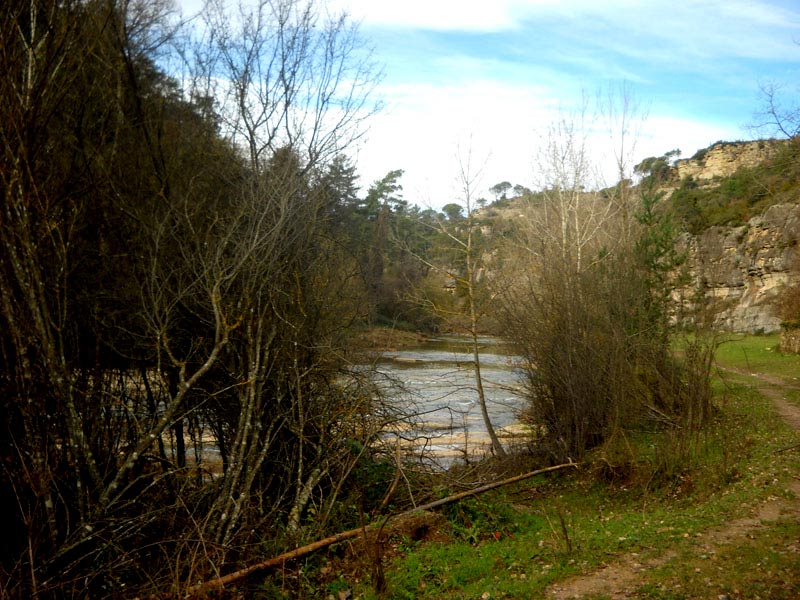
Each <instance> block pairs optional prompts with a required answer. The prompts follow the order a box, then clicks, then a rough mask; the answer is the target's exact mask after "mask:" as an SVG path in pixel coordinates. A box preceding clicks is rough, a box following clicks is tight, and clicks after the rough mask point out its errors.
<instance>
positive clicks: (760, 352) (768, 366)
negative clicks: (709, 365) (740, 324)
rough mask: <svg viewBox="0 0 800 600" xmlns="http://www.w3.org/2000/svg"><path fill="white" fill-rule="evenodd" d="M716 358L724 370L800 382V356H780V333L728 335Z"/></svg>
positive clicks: (781, 354) (788, 381)
mask: <svg viewBox="0 0 800 600" xmlns="http://www.w3.org/2000/svg"><path fill="white" fill-rule="evenodd" d="M716 357H717V362H718V363H719V364H720V365H721V366H723V367H733V368H737V369H743V370H746V371H748V372H750V373H762V374H765V375H772V376H775V377H780V378H782V379H783V380H785V381H786V382H787V383H800V379H798V378H800V355H797V354H783V353H781V352H780V342H779V339H778V334H777V333H775V334H770V335H733V334H732V335H729V336H727V337H726V338H725V339H724V341H723V342H722V343H721V344H720V346H719V348H718V349H717V354H716Z"/></svg>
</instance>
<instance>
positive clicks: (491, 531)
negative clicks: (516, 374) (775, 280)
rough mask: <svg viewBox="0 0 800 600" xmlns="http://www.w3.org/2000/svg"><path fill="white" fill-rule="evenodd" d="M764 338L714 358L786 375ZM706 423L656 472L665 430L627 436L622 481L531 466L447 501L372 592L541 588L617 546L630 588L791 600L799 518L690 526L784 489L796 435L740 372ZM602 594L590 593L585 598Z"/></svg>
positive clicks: (798, 464) (614, 553)
mask: <svg viewBox="0 0 800 600" xmlns="http://www.w3.org/2000/svg"><path fill="white" fill-rule="evenodd" d="M776 345H777V337H776V336H746V337H744V336H737V337H736V338H731V339H730V340H729V341H727V342H725V343H724V344H723V345H722V346H721V347H720V350H719V362H720V364H721V365H722V366H731V367H736V368H741V369H746V370H748V371H751V372H755V371H759V372H763V373H768V374H770V375H775V376H780V377H782V378H784V379H786V380H787V381H794V377H796V376H797V374H798V373H800V358H798V357H797V356H785V355H782V354H780V353H778V352H776V351H775V350H774V348H775V347H776ZM715 391H716V393H717V404H718V406H719V407H720V410H719V411H718V412H717V415H716V417H715V419H716V422H715V426H714V427H710V428H709V429H708V430H707V431H705V432H702V433H700V434H698V435H697V436H694V437H692V438H691V439H690V441H689V442H688V443H684V444H683V445H682V447H681V449H680V456H679V457H678V458H676V457H670V458H669V459H668V461H667V462H670V461H671V462H672V463H674V464H673V466H674V469H673V470H671V471H670V472H669V473H664V472H659V471H658V470H657V469H654V467H653V465H654V464H657V463H658V461H657V460H655V458H656V457H657V455H658V453H659V452H664V451H665V450H664V449H665V448H669V446H670V444H669V443H668V442H669V440H665V439H663V438H661V437H660V436H659V435H655V434H652V433H651V434H647V435H645V434H642V435H641V436H640V437H639V438H638V439H631V440H627V443H629V444H631V445H632V446H633V447H635V448H636V449H637V451H638V455H637V456H638V459H637V460H638V462H637V464H634V465H632V466H631V471H630V472H629V473H628V475H627V478H621V479H619V480H616V481H614V482H612V483H608V482H603V481H601V480H600V479H599V478H598V477H597V476H596V472H592V471H591V469H588V468H587V469H584V470H583V471H582V472H573V471H570V472H563V473H561V474H559V475H556V476H550V477H540V478H536V479H534V480H530V481H527V482H524V483H520V484H517V485H515V486H509V487H507V488H502V489H499V490H495V491H494V492H490V493H487V494H484V495H482V496H480V497H479V498H473V499H469V500H467V501H465V502H462V503H459V504H456V505H452V506H450V507H448V508H447V510H446V511H445V512H444V515H445V516H446V518H447V525H446V529H447V533H448V535H449V539H450V541H449V542H448V543H433V542H431V543H425V542H423V543H410V544H409V543H402V540H401V541H398V540H395V541H394V545H395V546H396V547H397V548H398V550H397V552H398V554H396V555H395V558H394V559H393V560H392V561H391V562H390V563H389V564H387V566H386V569H385V572H386V579H387V588H388V591H387V593H386V594H385V596H384V597H385V598H421V599H425V598H430V599H434V598H445V599H446V598H480V597H481V596H482V595H484V594H487V593H488V594H489V595H490V597H491V598H544V597H545V595H546V594H545V590H546V588H547V587H548V586H549V585H552V584H554V583H557V582H559V581H563V580H564V579H566V578H568V577H570V576H572V575H578V574H581V573H591V572H594V571H596V570H597V569H598V568H599V567H601V566H602V565H604V564H608V563H614V561H615V560H617V559H618V558H619V557H621V556H630V555H631V554H632V553H635V554H636V557H637V558H636V560H637V561H639V562H645V561H647V560H648V559H651V558H653V557H657V556H660V555H662V554H663V553H664V551H665V550H669V552H670V553H671V555H674V558H672V559H670V560H667V559H662V562H663V564H662V565H661V566H658V567H657V568H653V569H650V570H647V571H645V572H643V573H640V574H639V576H638V577H639V579H637V583H636V585H637V597H640V598H654V599H655V598H659V599H664V600H666V599H674V598H709V597H710V598H716V597H717V596H718V595H723V594H727V595H729V596H731V597H736V598H740V597H746V598H787V597H797V594H798V592H799V591H800V589H798V586H800V583H798V582H800V524H798V523H797V522H796V521H795V520H792V519H789V518H785V519H783V520H781V521H779V522H778V523H777V524H776V525H775V526H774V527H769V528H766V527H765V528H760V529H758V530H756V531H755V533H754V534H753V535H751V536H749V537H743V538H741V539H737V540H736V541H735V542H734V543H731V544H727V545H722V546H719V547H718V548H716V549H714V551H713V552H709V551H708V550H705V549H704V546H703V543H704V534H705V533H707V532H708V531H709V530H713V529H721V528H724V527H725V526H726V524H728V523H730V522H731V521H733V520H735V519H738V518H741V517H743V516H746V515H747V514H748V513H749V511H750V510H751V509H752V507H753V506H755V505H757V504H758V503H760V502H763V501H765V500H767V499H769V498H773V497H787V496H790V495H791V494H790V492H788V491H787V486H788V482H789V481H790V480H791V479H792V478H793V477H796V474H797V473H800V450H790V451H784V450H785V449H786V448H789V447H791V446H793V445H795V444H797V442H798V436H797V434H796V432H794V431H792V430H791V429H790V428H789V427H788V426H786V425H785V424H783V422H782V421H781V420H780V419H779V418H777V416H776V413H775V411H774V409H773V407H772V405H771V403H770V401H769V400H768V399H766V398H764V397H763V396H761V395H760V394H758V393H757V392H756V391H755V390H754V389H752V388H751V387H749V386H748V385H747V384H746V382H743V381H742V380H741V378H738V379H736V380H735V381H730V380H729V381H726V382H724V383H723V382H720V381H717V382H715ZM346 583H347V584H348V585H350V586H352V587H351V589H352V592H353V596H354V597H363V598H365V599H373V598H377V597H378V596H377V595H376V594H375V593H374V592H373V590H372V589H371V586H370V584H369V574H368V573H362V576H360V577H356V578H351V579H350V580H349V581H347V582H346ZM597 597H598V598H599V597H602V596H597Z"/></svg>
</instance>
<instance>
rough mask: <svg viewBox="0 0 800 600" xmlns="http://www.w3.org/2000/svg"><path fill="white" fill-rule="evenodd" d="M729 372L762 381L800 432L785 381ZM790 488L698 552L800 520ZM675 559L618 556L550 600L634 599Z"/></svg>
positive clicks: (798, 496) (798, 413) (706, 539)
mask: <svg viewBox="0 0 800 600" xmlns="http://www.w3.org/2000/svg"><path fill="white" fill-rule="evenodd" d="M726 370H728V371H731V372H734V373H737V374H740V375H746V376H748V377H753V378H755V379H758V380H759V381H760V383H759V384H757V386H756V387H757V389H758V391H759V392H760V393H762V394H764V395H765V396H766V397H767V398H769V399H770V400H771V401H772V402H773V403H774V405H775V408H776V410H777V411H778V413H779V414H780V416H781V417H782V418H783V419H784V420H785V421H786V422H787V423H788V424H789V425H791V426H792V427H793V428H794V429H795V430H796V431H797V432H798V433H800V406H797V405H795V404H792V403H791V402H789V401H787V400H786V398H785V397H784V394H783V392H784V390H786V389H787V388H789V387H790V386H789V385H788V384H787V383H786V382H785V381H783V380H782V379H779V378H777V377H770V376H768V375H760V374H757V373H749V372H746V371H742V370H738V369H726ZM789 489H790V490H791V491H792V492H794V495H795V499H794V500H787V499H785V498H775V499H772V500H769V501H768V502H764V503H763V504H760V505H758V506H754V507H753V510H752V511H751V515H750V516H748V517H744V518H742V519H737V520H735V521H731V522H730V523H728V524H727V525H726V526H725V527H724V528H720V529H712V530H709V531H706V532H704V533H703V535H702V536H701V537H700V538H698V541H699V550H701V551H703V552H707V553H710V552H713V551H714V549H715V548H718V547H720V546H723V545H725V544H730V543H735V542H736V541H737V540H740V539H744V538H745V537H746V536H747V535H748V534H752V533H753V532H754V531H755V530H757V529H759V528H763V527H769V522H770V521H775V520H776V519H778V518H779V517H781V516H782V515H786V514H787V513H789V514H792V513H793V514H794V515H795V516H796V517H797V518H798V519H800V479H798V478H795V479H794V481H793V482H792V483H791V484H790V486H789ZM675 557H676V554H675V553H674V552H670V551H666V552H664V553H663V554H661V555H660V556H658V557H657V558H653V559H647V560H641V559H640V558H639V556H638V555H637V554H630V555H623V556H619V557H616V558H615V561H614V562H613V563H611V564H608V565H606V566H605V567H603V568H601V569H600V570H599V571H596V572H594V573H591V574H588V575H581V576H577V577H573V578H570V579H568V580H566V581H563V582H560V583H558V584H555V585H553V586H551V587H550V588H549V589H548V590H547V597H548V599H552V600H568V599H572V598H583V597H585V596H589V595H605V596H608V597H610V598H613V599H620V600H621V599H625V598H633V597H635V595H634V594H635V590H636V588H637V587H638V584H639V582H640V575H641V574H642V573H643V572H646V571H648V570H650V569H653V568H657V567H660V566H663V565H665V564H667V563H668V562H669V561H670V560H672V559H674V558H675Z"/></svg>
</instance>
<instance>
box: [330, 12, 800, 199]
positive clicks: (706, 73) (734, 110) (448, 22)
mask: <svg viewBox="0 0 800 600" xmlns="http://www.w3.org/2000/svg"><path fill="white" fill-rule="evenodd" d="M332 5H333V7H334V8H335V9H340V10H341V9H344V10H347V11H348V12H349V14H350V15H351V16H352V17H353V18H354V19H355V20H357V21H360V23H361V33H362V35H363V37H365V38H366V39H367V41H368V43H369V44H371V45H372V47H373V48H374V54H375V58H376V60H377V61H378V62H379V63H381V64H383V66H384V78H383V81H382V83H381V84H380V86H379V89H378V94H379V95H380V97H381V98H382V100H383V101H384V102H385V109H384V110H383V111H382V112H381V113H380V114H379V115H377V116H376V117H375V118H374V119H373V120H372V123H371V127H370V131H369V133H368V135H367V138H366V140H365V141H364V142H363V143H362V144H361V146H360V148H359V151H358V153H357V157H356V158H357V162H358V165H359V171H360V173H361V176H362V181H361V183H362V185H363V186H368V185H369V183H371V182H372V181H373V180H375V179H378V178H380V177H381V176H383V175H384V174H385V173H386V172H388V171H390V170H392V169H404V170H405V176H404V179H403V184H404V188H405V197H406V199H407V200H409V201H411V202H413V203H416V204H419V205H431V206H434V207H439V206H441V205H443V204H445V203H447V202H449V201H452V200H457V199H458V185H457V183H456V176H457V174H458V161H457V159H456V156H457V154H458V153H459V152H461V153H462V154H463V153H464V152H465V148H470V149H471V152H472V156H473V163H476V162H477V163H478V164H480V165H482V167H483V171H482V182H481V184H480V185H481V188H480V189H479V190H478V192H479V195H488V192H486V191H485V190H486V189H487V188H488V187H490V186H491V185H493V184H495V183H497V182H499V181H502V180H509V181H511V183H514V184H516V183H519V184H522V185H526V186H528V187H536V183H537V177H538V174H537V173H538V172H539V171H540V170H541V169H539V168H538V166H537V161H536V158H535V157H536V155H537V145H538V144H539V143H540V141H541V139H542V136H543V135H544V132H545V130H546V128H547V126H548V124H549V123H551V122H552V121H553V120H554V119H556V118H558V115H559V114H563V113H564V112H568V111H570V110H573V109H576V107H578V106H580V105H581V102H582V100H581V98H589V99H591V98H593V97H594V96H595V95H596V94H597V93H598V92H600V93H603V94H605V93H607V91H608V90H609V89H612V88H613V89H619V88H620V86H622V85H623V84H624V85H625V86H626V87H627V89H628V90H629V92H630V93H631V94H632V96H633V97H634V99H635V100H636V101H637V102H638V103H639V104H640V106H641V110H640V113H642V114H645V113H646V115H647V117H646V119H644V121H643V122H642V123H641V127H640V128H639V130H638V134H637V136H636V147H635V151H634V154H635V157H636V158H638V159H641V158H645V157H647V156H652V155H660V154H663V153H664V152H666V151H668V150H672V149H673V148H680V149H681V151H682V155H683V156H684V157H688V156H691V155H692V154H694V152H695V151H697V150H698V149H700V148H703V147H706V146H708V145H710V144H711V143H713V142H715V141H717V140H720V139H724V140H740V139H750V138H752V137H757V134H756V133H754V132H753V131H751V130H750V129H749V126H751V125H752V124H753V123H754V121H755V118H754V113H755V112H756V111H757V110H758V108H759V106H760V103H761V99H760V95H759V88H760V86H761V85H763V84H768V83H775V84H780V85H784V86H785V88H784V92H785V93H786V94H787V98H791V96H797V94H798V92H800V2H798V1H796V0H795V1H792V2H789V1H784V2H779V1H749V2H745V1H741V0H727V1H710V0H673V1H672V2H665V1H663V0H661V1H659V2H651V1H642V2H636V1H633V0H607V1H604V0H573V1H570V0H560V1H559V0H403V1H402V2H401V1H398V0H333V2H332ZM591 111H592V109H591V108H590V109H589V112H590V113H591ZM595 147H596V148H600V149H601V148H602V141H601V140H599V139H598V140H597V141H596V143H595ZM598 152H599V154H598V158H597V160H598V164H600V165H601V169H605V167H603V166H602V164H603V162H604V161H607V159H608V157H607V156H606V157H603V156H601V153H602V150H598ZM476 157H477V158H476ZM606 171H608V170H607V169H606ZM608 173H609V175H608V178H609V179H610V178H612V176H611V175H610V171H608ZM609 183H611V182H609Z"/></svg>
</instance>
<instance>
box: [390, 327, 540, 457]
mask: <svg viewBox="0 0 800 600" xmlns="http://www.w3.org/2000/svg"><path fill="white" fill-rule="evenodd" d="M479 348H480V359H481V374H482V379H483V385H484V391H485V395H486V400H487V408H488V412H489V416H490V420H491V422H492V425H493V426H494V428H495V430H496V431H497V433H498V435H499V436H500V437H501V441H502V442H503V444H504V445H505V446H508V445H509V444H511V443H516V441H518V439H519V437H520V434H521V433H522V432H523V427H522V426H521V425H520V424H519V422H518V414H519V412H520V410H522V408H523V407H524V404H525V402H524V400H523V398H522V395H521V394H522V383H523V372H522V370H521V368H520V364H521V358H520V357H519V356H515V355H514V354H512V353H511V352H510V349H509V346H508V345H507V344H506V343H504V342H503V341H502V340H500V339H498V338H492V337H481V338H480V339H479ZM375 366H376V367H377V371H378V373H379V375H380V376H383V377H386V379H387V381H389V380H391V381H394V382H398V383H399V384H400V387H396V386H393V387H390V388H388V389H389V390H390V394H391V397H392V401H393V402H394V403H395V404H396V405H397V406H398V407H399V408H400V409H401V410H403V411H404V412H406V413H407V414H411V415H413V417H412V419H411V423H410V425H409V426H408V428H407V430H403V431H398V432H395V433H394V434H393V435H392V437H394V436H395V435H397V434H399V435H401V438H402V439H403V447H404V449H405V451H406V454H407V455H408V454H413V455H415V458H416V459H418V460H421V461H423V462H426V463H428V464H430V465H431V466H434V467H439V468H447V467H448V466H450V465H452V464H453V463H454V462H455V461H464V460H472V459H475V458H480V457H481V456H483V455H485V454H486V453H487V452H489V451H490V443H489V437H488V434H487V432H486V426H485V423H484V421H483V417H482V415H481V410H480V404H479V402H478V393H477V391H476V387H475V371H474V364H473V358H472V349H471V340H470V339H469V338H466V337H459V336H441V337H435V338H431V339H428V340H427V341H426V342H425V343H423V344H422V345H420V346H419V347H416V348H412V349H406V350H398V351H388V352H384V353H383V354H382V355H381V356H380V358H379V359H378V361H377V363H376V365H375Z"/></svg>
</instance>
